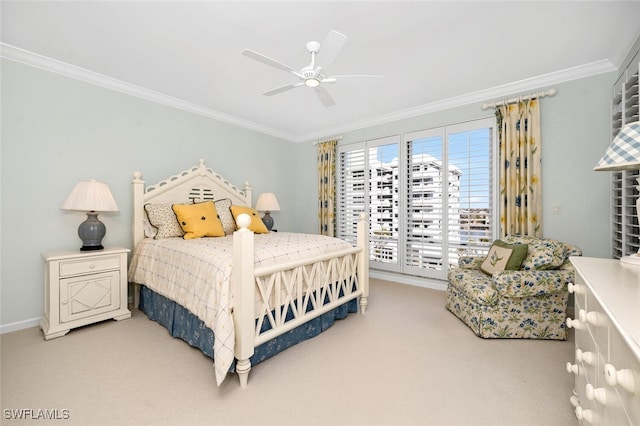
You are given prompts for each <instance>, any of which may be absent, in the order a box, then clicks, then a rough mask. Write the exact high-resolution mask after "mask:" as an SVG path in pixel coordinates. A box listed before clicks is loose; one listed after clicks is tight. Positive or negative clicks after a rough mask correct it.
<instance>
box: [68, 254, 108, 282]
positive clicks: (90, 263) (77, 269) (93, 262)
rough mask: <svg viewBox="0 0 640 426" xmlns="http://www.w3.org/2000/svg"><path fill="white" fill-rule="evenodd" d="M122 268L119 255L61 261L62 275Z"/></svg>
mask: <svg viewBox="0 0 640 426" xmlns="http://www.w3.org/2000/svg"><path fill="white" fill-rule="evenodd" d="M119 268H120V257H119V256H101V257H95V258H94V257H89V258H86V259H76V260H72V261H64V262H60V277H69V276H73V275H83V274H93V273H97V272H103V271H110V270H114V269H119Z"/></svg>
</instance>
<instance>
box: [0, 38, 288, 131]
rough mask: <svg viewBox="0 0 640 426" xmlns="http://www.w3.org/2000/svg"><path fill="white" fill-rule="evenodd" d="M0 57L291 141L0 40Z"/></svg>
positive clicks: (208, 110) (265, 128)
mask: <svg viewBox="0 0 640 426" xmlns="http://www.w3.org/2000/svg"><path fill="white" fill-rule="evenodd" d="M0 57H2V58H5V59H9V60H11V61H15V62H19V63H22V64H25V65H29V66H32V67H35V68H40V69H42V70H45V71H49V72H52V73H56V74H59V75H62V76H65V77H69V78H73V79H75V80H80V81H83V82H85V83H89V84H93V85H96V86H100V87H104V88H106V89H110V90H114V91H116V92H120V93H124V94H127V95H131V96H135V97H138V98H141V99H144V100H147V101H151V102H155V103H158V104H162V105H166V106H169V107H173V108H177V109H180V110H183V111H186V112H190V113H193V114H197V115H201V116H204V117H208V118H213V119H215V120H219V121H222V122H225V123H228V124H232V125H234V126H238V127H242V128H245V129H248V130H254V131H256V132H260V133H263V134H266V135H270V136H274V137H277V138H280V139H284V140H288V141H293V140H294V139H295V137H294V136H292V135H290V134H287V133H284V132H280V131H278V130H275V129H272V128H270V127H266V126H262V125H260V124H257V123H254V122H251V121H247V120H242V119H240V118H238V117H235V116H231V115H228V114H224V113H222V112H219V111H215V110H212V109H210V108H205V107H203V106H201V105H197V104H194V103H191V102H187V101H185V100H182V99H178V98H175V97H173V96H168V95H165V94H162V93H159V92H156V91H153V90H149V89H145V88H144V87H140V86H137V85H135V84H131V83H127V82H125V81H122V80H118V79H116V78H112V77H109V76H106V75H103V74H99V73H97V72H94V71H90V70H87V69H85V68H81V67H77V66H75V65H71V64H68V63H65V62H62V61H58V60H56V59H52V58H49V57H47V56H43V55H40V54H37V53H34V52H30V51H28V50H24V49H21V48H19V47H15V46H12V45H10V44H6V43H0Z"/></svg>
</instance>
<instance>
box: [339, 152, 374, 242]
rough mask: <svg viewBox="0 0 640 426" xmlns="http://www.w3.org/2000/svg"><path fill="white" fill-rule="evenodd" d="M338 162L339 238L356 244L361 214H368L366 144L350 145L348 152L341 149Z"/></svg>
mask: <svg viewBox="0 0 640 426" xmlns="http://www.w3.org/2000/svg"><path fill="white" fill-rule="evenodd" d="M338 161H339V167H338V173H337V175H338V176H337V177H338V208H337V209H336V231H337V236H338V238H342V239H344V240H347V241H349V242H351V243H352V244H355V243H356V234H357V223H358V219H359V217H360V213H363V212H366V204H365V196H366V188H367V186H368V184H369V177H368V176H367V173H365V170H366V169H365V167H366V165H365V149H364V144H357V145H355V146H354V145H349V146H348V150H345V149H344V147H339V149H338Z"/></svg>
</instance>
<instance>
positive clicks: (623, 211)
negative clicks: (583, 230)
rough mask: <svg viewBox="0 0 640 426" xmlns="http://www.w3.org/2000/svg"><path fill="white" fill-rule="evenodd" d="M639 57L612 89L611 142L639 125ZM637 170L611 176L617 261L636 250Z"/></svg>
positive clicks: (639, 242) (639, 241)
mask: <svg viewBox="0 0 640 426" xmlns="http://www.w3.org/2000/svg"><path fill="white" fill-rule="evenodd" d="M639 70H640V53H639V54H637V55H636V56H635V58H633V59H632V60H631V63H630V64H629V66H628V68H626V69H625V70H624V71H623V73H622V75H621V76H620V78H619V79H618V81H616V83H615V84H614V86H613V98H612V105H611V107H612V111H611V115H612V116H611V140H613V138H614V137H615V136H616V135H617V134H618V132H619V131H620V129H621V128H622V126H624V125H625V124H627V123H632V122H635V121H640V114H639V112H640V111H639V95H640V93H639V89H638V86H639V79H638V71H639ZM638 176H639V174H638V170H629V171H626V170H625V171H616V172H611V231H612V235H611V239H612V240H611V255H612V256H613V257H614V258H621V257H623V256H627V255H630V254H633V253H637V252H638V249H640V226H639V225H638V214H640V212H637V211H636V204H635V203H636V200H637V199H638V197H639V196H640V194H639V192H638V190H637V189H636V187H637V186H638V182H637V180H636V179H637V178H638Z"/></svg>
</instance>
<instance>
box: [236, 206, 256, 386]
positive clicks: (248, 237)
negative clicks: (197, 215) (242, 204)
mask: <svg viewBox="0 0 640 426" xmlns="http://www.w3.org/2000/svg"><path fill="white" fill-rule="evenodd" d="M250 223H251V218H250V217H249V215H247V214H241V215H240V216H239V217H238V219H237V224H238V230H237V231H235V232H234V233H233V270H232V273H231V291H232V294H233V323H234V328H235V334H236V335H235V350H234V355H235V358H236V373H238V378H239V379H240V386H241V387H246V386H247V380H248V378H249V371H250V370H251V362H250V361H249V358H250V357H251V356H252V355H253V351H254V344H255V312H254V311H255V291H256V290H255V277H254V274H253V269H254V258H253V256H254V255H253V232H251V231H250V230H249V229H248V226H249V224H250Z"/></svg>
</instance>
